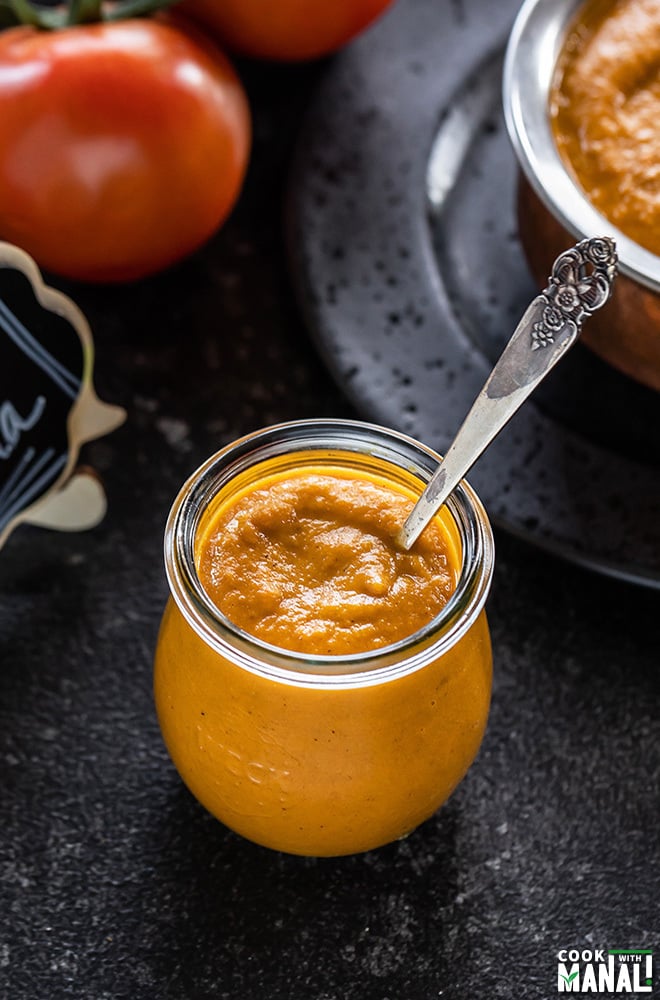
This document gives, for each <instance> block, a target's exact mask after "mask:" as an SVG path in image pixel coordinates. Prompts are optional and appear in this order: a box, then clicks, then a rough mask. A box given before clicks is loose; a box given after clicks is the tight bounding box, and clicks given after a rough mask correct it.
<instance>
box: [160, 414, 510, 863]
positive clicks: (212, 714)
mask: <svg viewBox="0 0 660 1000" xmlns="http://www.w3.org/2000/svg"><path fill="white" fill-rule="evenodd" d="M301 423H302V426H303V427H304V426H305V423H306V422H301ZM346 423H347V424H349V425H351V426H353V424H352V422H346ZM285 426H286V425H285ZM357 426H358V427H361V426H362V425H357ZM364 426H365V427H367V428H369V425H364ZM373 433H374V432H373V430H372V429H371V428H369V435H372V434H373ZM383 433H387V434H390V433H392V434H393V432H383ZM255 451H256V452H257V454H258V449H255ZM220 463H221V464H222V454H221V457H220ZM205 475H208V473H204V472H203V470H202V475H201V480H204V476H205ZM198 478H199V477H198ZM195 488H196V487H195V482H193V486H192V489H193V491H194V489H195ZM422 488H423V483H422V482H420V480H419V478H418V477H417V475H416V474H415V473H414V472H413V471H410V470H409V469H408V468H405V467H403V468H402V467H400V466H392V463H391V462H389V461H386V460H383V459H380V458H377V457H375V456H374V455H370V454H364V455H356V454H355V453H352V452H346V453H345V454H344V453H342V452H338V451H337V450H335V449H333V450H332V451H325V450H322V449H319V450H315V451H310V450H304V451H296V450H295V449H292V450H291V452H287V454H286V455H284V456H280V457H277V458H267V459H266V460H264V461H258V460H255V461H254V462H250V463H249V467H248V468H247V469H242V470H241V471H240V472H239V473H237V474H236V475H231V476H230V477H228V478H227V481H226V482H225V483H224V485H223V486H221V487H220V488H219V489H217V491H214V492H213V495H212V496H210V497H209V496H208V493H206V492H205V491H202V493H203V494H204V502H203V509H202V510H201V512H199V514H198V517H197V521H196V523H195V525H194V530H190V531H189V532H188V540H189V542H190V547H191V549H192V551H191V553H190V555H191V556H192V564H191V566H189V567H188V569H187V570H186V571H185V572H189V573H190V575H191V580H190V581H189V582H185V581H184V583H183V585H181V579H182V576H181V573H180V572H179V570H180V567H179V569H177V566H176V560H175V562H174V564H172V565H169V566H168V575H169V577H170V585H171V589H172V595H173V596H172V598H171V599H170V601H169V602H168V605H167V608H166V611H165V615H164V617H163V622H162V624H161V630H160V635H159V641H158V646H157V650H156V662H155V698H156V708H157V712H158V717H159V721H160V725H161V729H162V733H163V737H164V739H165V743H166V745H167V748H168V750H169V752H170V755H171V757H172V759H173V761H174V763H175V765H176V767H177V769H178V771H179V773H180V774H181V776H182V778H183V780H184V781H185V782H186V784H187V785H188V787H189V788H190V790H191V791H192V792H193V794H195V795H196V796H197V798H198V799H199V800H200V802H202V804H203V805H205V806H206V808H207V809H209V810H210V812H212V813H213V814H214V815H215V816H216V817H217V818H218V819H220V820H221V821H222V822H224V823H225V824H226V825H227V826H229V827H231V828H232V829H233V830H235V831H236V832H238V833H240V834H242V835H243V836H245V837H247V838H249V839H251V840H253V841H256V842H257V843H260V844H263V845H265V846H268V847H271V848H275V849H278V850H284V851H288V852H292V853H297V854H311V855H340V854H348V853H353V852H355V851H363V850H368V849H370V848H373V847H377V846H380V845H382V844H385V843H388V842H390V841H392V840H394V839H396V838H398V837H401V836H403V835H405V834H407V833H409V832H410V831H411V830H413V829H414V828H415V827H416V826H418V825H419V824H420V823H421V822H422V821H423V820H425V819H427V818H428V817H429V816H431V815H432V813H433V812H435V810H436V809H437V808H438V807H439V806H440V805H441V804H442V803H443V802H444V801H445V800H446V799H447V797H448V796H449V795H450V794H451V792H452V791H453V789H454V788H455V787H456V785H457V784H458V782H459V781H460V780H461V778H462V777H463V776H464V774H465V773H466V771H467V769H468V768H469V766H470V764H471V763H472V761H473V759H474V757H475V755H476V753H477V751H478V748H479V746H480V744H481V740H482V738H483V734H484V730H485V726H486V721H487V716H488V708H489V702H490V690H491V670H492V661H491V649H490V640H489V634H488V626H487V623H486V618H485V612H484V610H483V601H484V600H485V593H486V592H487V589H488V585H489V582H490V572H491V570H492V565H491V560H492V550H491V545H492V537H491V535H490V529H489V528H488V526H487V521H486V520H485V515H484V514H483V511H482V509H481V508H480V505H479V504H478V500H476V497H475V498H474V502H475V504H476V505H477V506H478V508H479V509H478V510H477V513H478V515H479V518H480V520H479V524H478V525H477V527H478V533H482V532H485V534H484V537H483V539H482V540H483V541H484V545H485V550H484V551H483V552H482V555H481V556H480V557H479V565H478V566H476V574H477V575H476V576H474V579H473V580H472V582H473V583H475V585H477V591H475V594H476V593H477V592H478V595H479V596H478V598H477V597H476V596H475V594H472V596H471V597H470V598H468V597H466V594H465V593H464V591H465V589H466V585H465V580H466V569H465V563H466V561H468V560H469V558H471V556H469V553H468V552H467V551H466V549H467V548H469V547H470V545H471V544H472V542H471V541H469V540H467V541H466V539H465V538H464V537H463V528H462V527H461V525H460V524H459V523H457V520H456V517H455V515H454V514H452V513H451V512H450V511H449V509H448V508H447V507H445V508H443V510H442V511H441V513H440V514H439V515H438V516H437V517H436V518H435V519H434V521H433V522H432V524H431V525H430V526H429V528H428V529H427V530H426V531H425V532H424V533H423V535H422V537H421V538H420V539H419V540H418V542H417V543H416V544H415V546H414V547H413V548H412V550H411V551H410V552H409V553H405V552H403V551H402V550H399V549H398V548H397V545H396V543H395V542H394V537H395V534H396V530H397V529H398V528H399V527H400V526H401V524H402V523H403V520H404V519H405V516H406V514H407V513H408V511H409V510H410V509H411V507H412V505H413V502H414V499H415V498H416V496H418V495H419V493H420V492H421V489H422ZM190 489H191V487H190V484H189V485H188V487H186V488H184V491H183V499H181V498H180V499H179V501H177V504H175V509H176V508H177V505H178V512H177V511H176V510H173V515H171V519H170V524H174V528H173V529H171V530H170V531H169V536H170V541H171V540H172V539H174V541H175V542H176V539H177V537H178V538H179V540H180V538H181V535H182V533H183V534H185V530H186V529H185V524H184V522H186V521H187V520H189V511H188V510H187V507H189V506H190V504H189V501H188V499H186V498H187V496H188V495H189V492H190ZM182 526H183V527H182ZM188 527H189V525H188ZM168 544H169V543H168ZM481 563H483V565H482V564H481ZM183 575H184V576H185V573H184V574H183ZM471 579H472V577H471ZM189 584H190V585H191V586H192V590H193V591H194V593H188V592H187V588H188V587H189ZM468 591H469V592H470V593H471V591H470V588H468ZM454 594H456V599H458V598H459V597H460V598H461V600H460V602H459V607H458V608H457V609H456V610H455V611H452V596H453V595H454Z"/></svg>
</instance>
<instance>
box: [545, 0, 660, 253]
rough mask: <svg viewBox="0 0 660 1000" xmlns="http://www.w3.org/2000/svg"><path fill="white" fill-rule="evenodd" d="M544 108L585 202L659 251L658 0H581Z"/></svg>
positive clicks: (628, 232) (659, 62) (624, 231)
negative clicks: (581, 3)
mask: <svg viewBox="0 0 660 1000" xmlns="http://www.w3.org/2000/svg"><path fill="white" fill-rule="evenodd" d="M550 113H551V120H552V127H553V132H554V135H555V141H556V143H557V146H558V149H559V151H560V153H561V155H562V156H563V158H564V160H565V161H566V162H567V164H568V165H569V166H570V167H571V168H572V170H573V172H574V173H575V175H576V177H577V179H578V181H579V183H580V185H581V186H582V188H583V189H584V191H585V192H586V194H587V196H588V197H589V199H590V201H591V202H592V203H593V204H594V205H595V207H596V208H597V209H599V211H601V212H602V213H603V215H605V216H606V217H607V218H608V219H609V220H610V221H611V222H613V223H614V224H615V225H616V226H617V227H618V228H619V229H620V230H621V231H622V232H623V233H625V234H626V235H627V236H629V237H630V238H631V239H633V240H635V242H637V243H639V244H640V245H641V246H644V247H646V248H647V249H648V250H651V251H652V252H653V253H656V254H659V255H660V129H659V127H658V123H659V122H660V0H614V2H613V0H590V2H589V0H588V2H587V4H586V5H585V7H584V8H583V9H582V11H581V12H580V15H579V19H578V21H577V23H576V24H575V25H574V26H573V28H572V29H571V31H570V32H569V34H568V36H567V39H566V42H565V45H564V48H563V51H562V53H561V55H560V58H559V60H558V63H557V72H556V76H555V80H554V84H553V88H552V92H551V99H550Z"/></svg>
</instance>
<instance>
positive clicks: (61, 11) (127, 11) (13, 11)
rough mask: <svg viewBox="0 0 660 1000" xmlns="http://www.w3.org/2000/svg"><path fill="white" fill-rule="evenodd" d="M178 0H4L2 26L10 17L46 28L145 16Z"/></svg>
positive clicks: (0, 14) (0, 16) (0, 8)
mask: <svg viewBox="0 0 660 1000" xmlns="http://www.w3.org/2000/svg"><path fill="white" fill-rule="evenodd" d="M173 2H174V0H110V2H107V0H105V2H104V0H68V2H67V3H65V4H61V5H59V6H57V7H47V6H44V5H43V4H39V3H33V2H32V0H0V29H1V28H2V27H5V26H6V22H7V21H8V20H9V21H10V22H11V23H13V24H29V25H32V26H33V27H35V28H41V29H43V30H46V31H56V30H57V29H59V28H69V27H71V26H72V25H74V24H88V23H89V22H91V21H123V20H126V19H128V18H131V17H144V16H145V15H148V14H152V13H154V12H155V11H157V10H162V9H163V8H164V7H169V6H170V4H171V3H173Z"/></svg>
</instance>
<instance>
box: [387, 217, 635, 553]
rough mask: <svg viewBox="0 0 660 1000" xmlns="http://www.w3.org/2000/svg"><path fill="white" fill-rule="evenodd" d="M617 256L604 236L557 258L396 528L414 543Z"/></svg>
mask: <svg viewBox="0 0 660 1000" xmlns="http://www.w3.org/2000/svg"><path fill="white" fill-rule="evenodd" d="M616 265H617V255H616V245H615V243H614V240H612V239H610V238H609V237H607V236H602V237H598V238H594V239H587V240H582V241H581V242H580V243H577V244H576V245H575V246H574V247H572V248H571V249H570V250H566V251H565V252H564V253H562V254H560V256H559V257H557V259H556V261H555V262H554V264H553V266H552V274H551V275H550V278H549V283H548V287H547V288H545V289H544V290H543V292H541V294H540V295H537V296H536V298H535V299H533V300H532V302H531V303H530V304H529V306H528V307H527V309H526V311H525V314H524V315H523V317H522V319H521V320H520V323H519V324H518V326H517V327H516V329H515V330H514V332H513V335H512V337H511V339H510V340H509V342H508V344H507V345H506V347H505V348H504V350H503V352H502V354H501V355H500V358H499V360H498V361H497V363H496V365H495V367H494V368H493V370H492V372H491V373H490V375H489V377H488V379H487V380H486V383H485V385H484V387H483V389H482V390H481V392H480V393H479V395H478V396H477V398H476V399H475V401H474V403H473V404H472V408H471V409H470V411H469V413H468V415H467V416H466V418H465V420H464V421H463V423H462V425H461V427H460V428H459V430H458V433H457V434H456V437H455V438H454V440H453V442H452V444H451V445H450V447H449V448H448V450H447V453H446V454H445V457H444V458H443V460H442V461H441V463H440V465H439V466H438V468H437V470H436V471H435V473H434V474H433V476H432V477H431V479H430V480H429V482H428V483H427V485H426V488H425V489H424V492H423V493H422V495H421V496H420V498H419V500H418V501H417V503H416V504H415V506H414V507H413V509H412V511H411V512H410V514H409V515H408V517H407V518H406V521H405V523H404V525H403V527H402V528H401V529H400V531H399V533H398V535H397V543H398V544H399V545H401V546H402V548H404V549H409V548H410V547H411V545H413V543H414V542H415V541H416V539H417V538H418V537H419V535H420V534H421V533H422V531H423V530H424V528H425V527H426V525H427V524H428V523H429V521H430V520H431V518H432V517H433V515H434V514H436V513H437V512H438V511H439V510H440V508H441V507H442V505H443V503H444V502H445V500H446V499H447V497H448V496H449V495H450V493H451V492H452V490H454V489H455V488H456V486H458V484H459V482H460V481H461V479H462V478H463V476H465V475H466V473H467V472H468V470H469V469H470V468H471V467H472V465H473V464H474V463H475V462H476V460H477V459H478V458H479V456H480V455H481V453H482V452H483V451H485V449H486V448H487V447H488V445H489V444H490V443H491V441H492V440H493V438H495V437H496V436H497V434H499V432H500V431H501V430H502V428H503V427H504V425H505V424H506V423H507V422H508V421H509V420H510V418H511V417H512V416H513V415H514V413H515V412H516V410H517V409H518V408H519V407H520V406H521V405H522V403H523V402H524V401H525V400H526V399H527V397H528V396H529V395H530V393H532V392H533V391H534V389H535V388H536V386H537V385H538V384H539V383H540V382H542V381H543V379H544V378H545V376H546V375H547V374H548V372H549V371H550V370H551V368H553V367H554V366H555V365H556V364H557V362H558V361H559V359H560V358H561V357H563V355H564V354H565V353H566V351H567V350H568V349H569V348H570V347H572V345H573V344H574V343H575V341H576V340H577V338H578V335H579V333H580V331H581V329H582V324H583V323H584V321H585V319H587V318H588V317H589V316H590V315H591V314H592V313H593V312H595V311H596V310H597V309H600V307H601V306H603V305H604V304H605V303H606V302H607V300H608V298H609V297H610V294H611V292H612V284H613V282H614V277H615V275H616Z"/></svg>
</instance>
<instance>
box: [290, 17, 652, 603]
mask: <svg viewBox="0 0 660 1000" xmlns="http://www.w3.org/2000/svg"><path fill="white" fill-rule="evenodd" d="M517 7H518V4H517V2H515V0H506V2H502V3H500V4H492V3H491V2H490V0H465V2H459V0H454V2H446V3H438V2H437V0H398V2H397V3H396V4H395V5H394V7H393V8H391V10H390V11H389V13H388V14H387V15H386V16H385V17H384V18H383V19H382V20H381V21H380V22H379V23H378V24H377V25H376V26H375V28H373V29H372V30H371V31H370V32H368V33H367V34H366V35H365V36H363V37H362V38H361V39H359V40H358V41H357V42H356V43H354V44H353V45H351V46H349V47H348V48H347V49H346V50H344V52H342V53H341V54H340V55H339V56H338V57H336V58H335V59H334V60H333V61H332V62H331V63H329V65H328V68H327V72H326V75H325V76H324V78H323V79H322V81H321V84H320V88H319V91H318V94H317V95H316V97H315V100H314V102H313V104H312V108H311V111H310V113H309V115H308V117H307V119H306V122H305V124H304V127H303V129H302V132H301V135H300V139H299V144H298V149H297V155H296V157H295V159H294V163H293V166H292V173H291V178H290V192H289V200H288V216H287V219H288V221H287V225H288V243H289V252H290V261H291V266H292V274H293V280H294V285H295V288H296V293H297V297H298V300H299V303H300V306H301V308H302V310H303V313H304V316H305V318H306V322H307V325H308V328H309V329H310V331H311V333H312V334H313V336H314V338H315V340H316V342H317V345H318V347H319V349H320V351H321V353H322V355H323V357H324V359H325V361H326V363H327V365H328V366H329V368H330V370H331V372H332V373H333V375H334V376H335V378H336V379H337V381H338V382H339V384H340V385H342V386H343V387H344V389H345V391H346V393H347V394H348V396H349V397H350V399H351V400H352V402H353V403H354V404H355V406H356V407H357V409H358V411H359V412H360V414H361V415H363V416H364V417H366V418H368V419H371V420H375V421H377V422H380V423H383V424H387V425H390V426H394V427H397V428H398V429H401V430H403V431H405V432H407V433H409V434H412V435H413V436H414V437H417V438H419V439H421V440H423V441H424V442H426V443H427V444H429V445H431V446H432V447H434V448H436V449H437V450H438V451H440V452H442V451H444V450H445V449H446V447H447V446H448V444H449V443H450V441H451V439H452V437H453V435H454V433H455V432H456V430H457V429H458V426H459V424H460V423H461V421H462V419H463V417H464V415H465V413H466V412H467V410H468V408H469V406H470V405H471V403H472V400H473V399H474V397H475V395H476V393H477V392H478V390H479V389H480V387H481V385H482V384H483V381H484V380H485V378H486V376H487V374H488V371H489V370H490V367H491V366H492V364H493V362H494V361H495V359H496V358H497V356H498V354H499V352H500V350H501V348H502V346H503V344H504V343H505V341H506V340H507V339H508V337H509V336H510V334H511V332H512V330H513V328H514V327H515V325H516V323H517V321H518V319H519V318H520V316H521V315H522V312H523V309H524V307H525V305H526V304H527V302H528V301H529V300H530V299H531V298H532V296H533V295H534V294H535V292H536V289H535V288H534V286H533V285H532V281H531V278H530V276H529V272H528V270H527V267H526V264H525V261H524V258H523V255H522V251H521V249H520V246H519V244H518V240H517V236H516V217H515V189H516V182H517V168H516V164H515V160H514V155H513V152H512V151H511V148H510V145H509V141H508V137H507V135H506V133H505V130H504V123H503V116H502V112H501V98H500V80H501V64H502V55H503V50H504V46H505V43H506V38H507V35H508V32H509V30H510V27H511V24H512V22H513V18H514V16H515V13H516V10H517ZM658 427H660V396H659V395H658V394H654V393H652V392H650V391H649V390H646V389H644V388H642V387H640V386H638V385H637V384H635V383H633V382H631V381H629V380H627V379H625V378H624V377H622V376H620V375H619V374H618V373H616V372H614V371H613V370H612V369H610V368H608V367H607V366H605V365H603V364H602V363H601V362H600V361H598V359H597V358H595V357H594V356H593V355H591V354H590V352H589V351H587V350H586V349H584V348H583V347H582V346H581V345H578V346H577V347H576V348H574V349H573V351H572V352H571V354H570V355H569V356H568V357H567V358H566V359H564V360H563V361H562V362H561V364H560V365H559V366H558V367H557V369H556V370H555V372H554V373H553V374H552V375H551V376H550V378H549V379H548V380H547V382H546V383H544V384H543V386H541V387H540V389H539V390H538V391H537V393H536V394H535V396H534V397H533V398H532V399H531V400H530V401H528V402H527V403H526V404H525V405H524V406H523V408H522V410H521V411H519V413H518V414H517V416H516V417H514V419H513V420H512V421H511V423H510V424H509V425H508V426H507V427H506V428H505V430H504V431H503V432H502V433H501V435H500V436H499V438H498V439H497V440H496V441H495V443H494V444H493V445H492V446H491V447H490V449H489V450H488V451H487V452H486V453H485V454H484V455H483V456H482V458H481V459H480V460H479V462H478V463H477V465H475V466H474V468H473V470H472V472H471V473H470V476H469V478H470V481H471V482H472V484H473V485H474V486H475V488H476V489H477V491H478V492H479V494H480V495H481V497H482V499H483V501H484V503H485V504H486V506H487V508H488V511H489V513H490V516H491V518H492V520H493V522H494V523H495V524H497V525H499V526H501V527H503V528H505V529H507V530H509V531H511V532H513V533H515V534H517V535H520V536H522V537H524V538H526V539H527V540H529V541H530V542H532V543H533V544H535V545H537V546H540V547H542V548H545V549H547V550H549V551H552V552H554V553H556V554H559V555H562V556H564V557H566V558H568V559H570V560H571V561H574V562H577V563H580V564H583V565H588V566H590V567H592V568H594V569H596V570H599V571H601V572H604V573H608V574H611V575H614V576H619V577H622V578H624V579H628V580H631V581H635V582H638V583H643V584H647V585H650V586H655V587H658V586H660V444H659V440H658V439H659V438H660V435H659V434H658V432H657V428H658ZM546 596H547V595H546Z"/></svg>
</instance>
